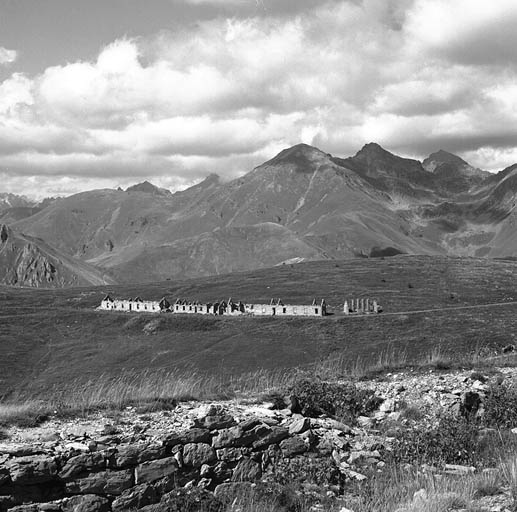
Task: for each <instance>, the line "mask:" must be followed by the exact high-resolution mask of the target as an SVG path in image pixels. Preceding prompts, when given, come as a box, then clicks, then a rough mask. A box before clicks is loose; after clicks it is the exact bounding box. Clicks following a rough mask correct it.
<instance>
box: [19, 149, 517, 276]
mask: <svg viewBox="0 0 517 512" xmlns="http://www.w3.org/2000/svg"><path fill="white" fill-rule="evenodd" d="M516 193H517V171H516V170H515V169H514V168H513V167H512V168H509V169H507V170H505V171H502V172H501V173H499V174H497V175H496V176H494V175H488V176H487V173H485V172H484V171H480V170H479V169H475V168H473V167H472V166H470V165H469V164H468V163H467V162H465V161H464V160H462V159H461V158H459V157H457V156H456V155H453V154H451V153H447V152H445V151H442V150H440V151H438V152H436V153H433V154H432V155H430V156H429V157H428V158H426V159H425V160H424V162H419V161H417V160H412V159H408V158H401V157H399V156H397V155H394V154H392V153H390V152H388V151H386V150H385V149H383V148H382V147H381V146H379V145H378V144H375V143H370V144H366V145H365V146H364V147H363V148H362V149H361V150H360V151H358V152H357V153H356V155H354V156H353V157H349V158H337V157H333V156H332V155H329V154H327V153H324V152H323V151H320V150H319V149H317V148H314V147H311V146H308V145H306V144H298V145H296V146H293V147H291V148H287V149H285V150H283V151H282V152H280V153H279V154H278V155H276V156H275V157H274V158H272V159H271V160H269V161H267V162H265V163H264V164H262V165H260V166H258V167H256V168H255V169H253V170H252V171H251V172H249V173H247V174H245V175H243V176H241V177H239V178H237V179H234V180H232V181H230V182H223V181H222V180H220V179H219V178H218V177H217V176H216V175H210V176H208V177H207V178H206V179H205V180H203V181H202V182H201V183H198V184H197V185H195V186H193V187H190V188H188V189H186V190H183V191H181V192H176V193H174V194H171V193H170V192H169V191H167V190H165V189H160V188H159V187H156V186H154V185H153V184H151V183H149V182H144V183H140V184H138V185H135V186H133V187H129V188H128V189H127V190H126V191H123V190H121V189H118V190H109V189H104V190H94V191H90V192H83V193H81V194H76V195H74V196H71V197H69V198H64V199H60V200H58V201H53V202H51V203H49V204H48V205H47V206H46V207H45V208H43V209H42V210H41V211H39V212H37V213H35V214H34V215H32V216H30V217H27V218H20V220H18V221H16V222H14V224H13V227H15V228H16V229H17V230H18V231H20V232H23V233H27V234H28V235H31V236H36V237H38V238H41V239H43V240H45V241H46V242H48V243H49V244H50V245H51V246H53V247H55V248H56V249H57V250H59V251H60V252H63V253H66V254H68V255H69V256H70V257H73V258H76V259H81V260H82V261H85V262H87V263H89V264H92V265H94V266H96V267H102V268H105V269H109V271H110V273H113V275H116V276H117V279H118V280H120V281H123V282H132V281H135V282H136V281H138V282H141V281H149V280H158V279H165V278H176V277H178V276H192V277H193V276H196V275H209V274H219V273H225V272H231V271H236V270H249V269H255V268H262V267H267V266H272V265H277V264H281V263H282V262H285V261H307V260H320V259H340V258H350V257H356V256H370V255H383V254H386V255H389V254H397V253H407V254H429V255H436V254H449V255H464V256H474V255H475V256H510V255H514V254H517V235H514V231H515V230H514V228H513V226H514V217H513V210H514V207H515V200H514V198H515V195H516Z"/></svg>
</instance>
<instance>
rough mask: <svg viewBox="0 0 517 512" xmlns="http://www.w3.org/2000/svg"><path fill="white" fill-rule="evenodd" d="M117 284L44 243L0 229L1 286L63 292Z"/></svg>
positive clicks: (3, 226) (1, 227)
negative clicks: (79, 287) (83, 287)
mask: <svg viewBox="0 0 517 512" xmlns="http://www.w3.org/2000/svg"><path fill="white" fill-rule="evenodd" d="M113 282H114V280H113V279H112V278H111V277H109V276H108V275H107V274H106V273H105V272H103V271H101V270H98V269H96V268H94V267H92V266H91V265H88V264H87V263H83V262H81V261H78V260H74V259H73V258H71V257H70V256H67V255H65V254H61V253H59V251H56V250H55V249H53V248H52V247H49V246H48V245H47V244H46V243H45V242H43V241H42V240H38V239H36V238H33V237H30V236H26V235H22V234H20V233H16V232H15V231H13V230H12V229H10V228H9V227H8V226H6V225H5V224H3V225H0V283H2V284H4V285H10V286H30V287H35V288H63V287H70V286H87V285H99V284H107V283H113Z"/></svg>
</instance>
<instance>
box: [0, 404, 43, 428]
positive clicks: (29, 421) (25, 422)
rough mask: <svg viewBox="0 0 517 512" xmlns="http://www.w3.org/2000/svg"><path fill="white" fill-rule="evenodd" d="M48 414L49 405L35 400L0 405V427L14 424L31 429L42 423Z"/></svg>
mask: <svg viewBox="0 0 517 512" xmlns="http://www.w3.org/2000/svg"><path fill="white" fill-rule="evenodd" d="M49 412H50V406H49V404H48V403H45V402H41V401H37V400H23V401H20V402H18V403H0V425H3V426H7V425H11V424H16V425H19V426H26V427H32V426H35V425H38V424H39V423H41V422H42V421H44V420H45V419H46V418H47V417H48V414H49Z"/></svg>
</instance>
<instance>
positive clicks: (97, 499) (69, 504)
mask: <svg viewBox="0 0 517 512" xmlns="http://www.w3.org/2000/svg"><path fill="white" fill-rule="evenodd" d="M110 508H111V507H110V503H109V501H108V500H107V499H106V498H102V497H101V496H94V495H85V496H74V497H72V498H68V499H66V500H63V502H62V504H61V510H62V511H63V512H108V511H109V510H110Z"/></svg>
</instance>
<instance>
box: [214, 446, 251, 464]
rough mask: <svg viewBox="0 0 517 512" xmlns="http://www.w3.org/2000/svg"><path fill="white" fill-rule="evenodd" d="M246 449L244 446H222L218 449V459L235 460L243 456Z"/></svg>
mask: <svg viewBox="0 0 517 512" xmlns="http://www.w3.org/2000/svg"><path fill="white" fill-rule="evenodd" d="M246 451H249V450H246V449H244V448H221V449H219V450H216V455H217V460H224V461H226V462H235V461H238V460H239V459H241V458H242V456H243V454H245V452H246Z"/></svg>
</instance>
